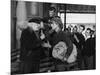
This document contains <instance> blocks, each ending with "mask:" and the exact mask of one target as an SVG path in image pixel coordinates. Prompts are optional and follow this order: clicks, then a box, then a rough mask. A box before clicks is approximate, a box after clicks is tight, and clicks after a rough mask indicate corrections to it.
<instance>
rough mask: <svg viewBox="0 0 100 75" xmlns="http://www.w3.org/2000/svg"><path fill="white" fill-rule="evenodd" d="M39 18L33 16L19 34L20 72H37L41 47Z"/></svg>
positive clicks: (41, 37)
mask: <svg viewBox="0 0 100 75" xmlns="http://www.w3.org/2000/svg"><path fill="white" fill-rule="evenodd" d="M41 22H42V20H41V18H39V17H34V18H32V19H30V20H29V21H28V27H27V28H26V29H24V30H23V31H22V34H21V39H20V41H21V53H20V60H21V63H22V64H21V73H38V72H39V64H40V57H41V51H42V50H41V49H42V46H41V44H42V41H41V40H42V39H44V38H45V36H40V34H39V31H40V28H41V25H40V23H41Z"/></svg>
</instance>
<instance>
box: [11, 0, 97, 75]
mask: <svg viewBox="0 0 100 75" xmlns="http://www.w3.org/2000/svg"><path fill="white" fill-rule="evenodd" d="M10 1H11V7H10V8H11V13H10V14H11V16H10V19H11V25H10V27H11V50H10V51H11V61H10V62H11V75H16V74H17V75H20V74H35V73H44V74H45V73H53V72H69V71H71V72H72V71H83V70H96V5H85V4H71V3H55V2H38V1H24V0H21V1H20V0H10Z"/></svg>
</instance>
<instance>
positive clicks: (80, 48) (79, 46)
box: [72, 32, 85, 69]
mask: <svg viewBox="0 0 100 75" xmlns="http://www.w3.org/2000/svg"><path fill="white" fill-rule="evenodd" d="M74 35H75V36H76V37H77V39H78V40H79V42H77V41H76V39H75V38H74ZM72 42H73V43H74V44H75V45H76V47H77V53H78V54H77V62H78V67H79V68H80V69H82V60H83V56H82V51H83V46H84V43H85V38H84V36H83V34H81V33H78V32H77V33H73V35H72Z"/></svg>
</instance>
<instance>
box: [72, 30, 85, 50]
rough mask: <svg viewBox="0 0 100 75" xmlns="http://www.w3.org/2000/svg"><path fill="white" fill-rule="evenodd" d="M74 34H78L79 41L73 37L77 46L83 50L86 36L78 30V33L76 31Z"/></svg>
mask: <svg viewBox="0 0 100 75" xmlns="http://www.w3.org/2000/svg"><path fill="white" fill-rule="evenodd" d="M74 35H76V36H77V38H78V40H79V42H77V41H76V39H75V38H73V43H74V44H75V45H76V46H77V48H78V49H80V50H82V49H83V45H84V43H85V38H84V36H83V34H81V33H78V32H77V33H74V34H73V36H74Z"/></svg>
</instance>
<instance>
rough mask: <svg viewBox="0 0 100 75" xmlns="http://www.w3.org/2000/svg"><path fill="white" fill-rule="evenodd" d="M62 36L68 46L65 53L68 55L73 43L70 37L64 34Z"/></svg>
mask: <svg viewBox="0 0 100 75" xmlns="http://www.w3.org/2000/svg"><path fill="white" fill-rule="evenodd" d="M64 38H65V41H66V45H67V46H68V49H67V53H66V55H67V57H69V56H70V54H71V52H72V50H73V43H72V41H71V39H70V38H69V37H68V36H66V34H65V35H64Z"/></svg>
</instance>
